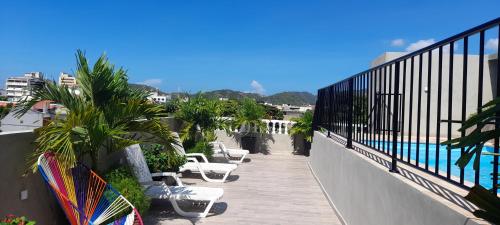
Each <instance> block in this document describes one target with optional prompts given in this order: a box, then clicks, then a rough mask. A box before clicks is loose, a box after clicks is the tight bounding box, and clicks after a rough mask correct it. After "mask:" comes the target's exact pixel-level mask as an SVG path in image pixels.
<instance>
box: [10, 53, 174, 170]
mask: <svg viewBox="0 0 500 225" xmlns="http://www.w3.org/2000/svg"><path fill="white" fill-rule="evenodd" d="M76 58H77V71H76V77H77V83H78V85H79V89H80V90H81V91H80V93H78V92H73V91H70V90H69V89H68V88H67V87H65V86H57V85H56V84H54V82H45V84H43V85H42V86H40V87H38V88H36V89H35V90H34V91H33V96H32V97H31V98H29V99H25V100H23V101H21V102H20V104H19V106H18V107H17V108H16V114H17V115H18V116H21V115H23V114H24V113H26V112H27V111H28V110H29V109H31V107H32V106H33V105H35V104H36V103H37V102H40V101H45V100H49V101H51V102H54V103H58V104H61V105H63V106H64V107H65V108H66V109H67V115H65V116H62V115H57V116H56V117H55V118H54V119H53V120H52V121H50V123H49V124H48V125H46V126H44V127H41V128H39V129H37V131H36V133H37V138H36V141H35V143H36V150H35V151H34V154H33V159H36V158H37V157H38V156H39V155H40V154H42V153H44V152H47V151H52V152H55V153H56V154H57V155H58V157H59V158H60V160H61V161H62V162H64V163H67V164H68V166H72V165H74V164H75V163H76V161H77V160H80V159H82V158H83V157H84V156H90V159H91V160H92V168H93V169H96V170H97V169H98V168H97V161H98V157H99V152H100V151H101V150H107V151H108V152H111V151H116V150H121V149H123V148H124V147H126V146H128V145H131V144H135V143H145V142H147V143H158V144H163V145H165V146H166V147H167V148H168V149H170V150H172V148H171V145H170V144H171V143H175V139H174V138H173V136H172V135H171V132H170V130H169V128H168V127H167V125H166V124H164V123H162V122H161V121H160V118H161V117H164V116H166V114H165V112H164V109H163V108H162V106H160V105H155V104H152V103H151V102H149V101H148V100H147V98H146V97H147V93H145V92H144V91H140V90H137V89H131V88H130V87H129V85H128V77H127V74H126V71H125V70H123V69H122V68H120V69H118V70H115V68H114V66H113V65H112V64H110V63H109V61H108V59H107V57H106V55H105V54H103V55H101V57H99V59H98V60H97V61H96V62H95V64H94V66H93V67H92V68H91V67H90V66H89V64H88V61H87V58H86V57H85V53H84V52H82V51H80V50H78V51H77V54H76ZM34 170H36V166H35V164H34Z"/></svg>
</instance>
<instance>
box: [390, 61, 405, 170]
mask: <svg viewBox="0 0 500 225" xmlns="http://www.w3.org/2000/svg"><path fill="white" fill-rule="evenodd" d="M399 63H400V62H396V65H395V69H394V70H395V71H394V98H393V99H394V102H393V103H394V104H393V108H392V111H393V115H392V154H391V169H390V170H389V171H391V172H393V173H398V172H399V171H398V160H397V158H398V149H397V148H398V130H399V121H398V120H399V114H398V113H399ZM389 85H391V84H389ZM387 119H389V118H387ZM401 132H402V131H401Z"/></svg>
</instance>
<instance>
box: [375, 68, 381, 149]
mask: <svg viewBox="0 0 500 225" xmlns="http://www.w3.org/2000/svg"><path fill="white" fill-rule="evenodd" d="M378 79H379V83H378V92H377V98H378V100H377V101H378V102H377V103H376V104H377V133H378V137H377V144H378V151H380V144H381V143H380V130H381V128H380V115H381V108H380V104H381V101H382V99H381V95H380V93H381V91H382V69H379V70H378Z"/></svg>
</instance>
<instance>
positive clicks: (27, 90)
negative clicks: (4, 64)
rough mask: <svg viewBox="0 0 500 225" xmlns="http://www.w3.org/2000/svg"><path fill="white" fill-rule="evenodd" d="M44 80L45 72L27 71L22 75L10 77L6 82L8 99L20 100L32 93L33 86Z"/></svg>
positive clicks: (11, 100)
mask: <svg viewBox="0 0 500 225" xmlns="http://www.w3.org/2000/svg"><path fill="white" fill-rule="evenodd" d="M40 82H43V73H41V72H31V73H25V74H24V76H20V77H9V78H7V81H6V82H5V91H6V96H7V99H8V101H10V102H18V101H20V100H21V99H23V98H24V97H26V96H30V95H31V91H32V86H33V85H35V84H37V83H40Z"/></svg>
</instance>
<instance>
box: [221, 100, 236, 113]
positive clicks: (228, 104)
mask: <svg viewBox="0 0 500 225" xmlns="http://www.w3.org/2000/svg"><path fill="white" fill-rule="evenodd" d="M219 105H220V110H221V113H220V114H221V116H224V117H234V116H236V112H238V108H239V107H240V103H239V102H238V101H236V100H232V99H231V100H227V101H220V102H219Z"/></svg>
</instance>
